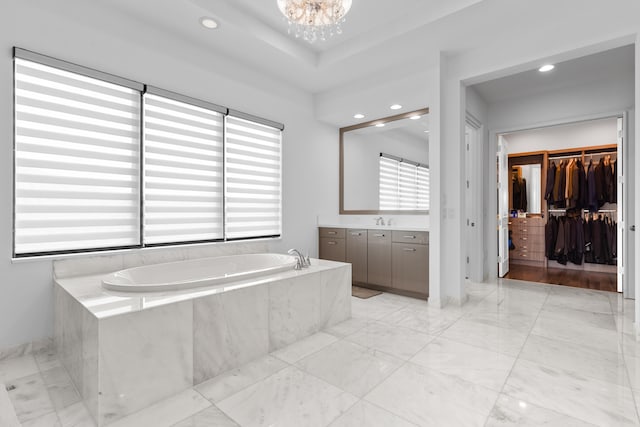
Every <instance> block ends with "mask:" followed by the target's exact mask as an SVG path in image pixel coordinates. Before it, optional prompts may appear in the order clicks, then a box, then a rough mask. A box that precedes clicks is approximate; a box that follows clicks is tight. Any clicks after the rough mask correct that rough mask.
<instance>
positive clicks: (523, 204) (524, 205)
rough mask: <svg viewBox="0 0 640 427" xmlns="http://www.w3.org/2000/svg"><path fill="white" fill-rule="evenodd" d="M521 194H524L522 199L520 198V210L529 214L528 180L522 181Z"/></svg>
mask: <svg viewBox="0 0 640 427" xmlns="http://www.w3.org/2000/svg"><path fill="white" fill-rule="evenodd" d="M520 193H521V194H522V197H521V198H520V208H521V209H522V211H523V212H529V211H528V206H527V204H528V201H527V180H526V179H524V178H522V179H521V180H520Z"/></svg>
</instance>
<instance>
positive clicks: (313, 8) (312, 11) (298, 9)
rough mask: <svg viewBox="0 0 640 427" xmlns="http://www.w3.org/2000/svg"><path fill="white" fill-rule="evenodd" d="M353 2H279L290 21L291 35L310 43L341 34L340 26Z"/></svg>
mask: <svg viewBox="0 0 640 427" xmlns="http://www.w3.org/2000/svg"><path fill="white" fill-rule="evenodd" d="M351 2H352V0H278V8H279V9H280V12H282V14H283V15H284V16H285V17H286V18H287V20H288V21H289V34H294V35H295V36H296V37H301V38H303V39H304V40H306V41H308V42H309V43H314V42H316V41H317V40H320V41H324V40H326V39H328V38H329V37H331V36H333V35H334V34H341V33H342V28H341V27H340V25H341V24H342V23H343V22H344V20H345V19H344V17H345V15H346V14H347V12H349V9H351Z"/></svg>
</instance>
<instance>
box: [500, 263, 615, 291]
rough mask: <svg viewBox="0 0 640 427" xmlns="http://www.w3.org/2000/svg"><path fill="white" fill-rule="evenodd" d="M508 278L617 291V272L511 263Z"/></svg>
mask: <svg viewBox="0 0 640 427" xmlns="http://www.w3.org/2000/svg"><path fill="white" fill-rule="evenodd" d="M505 277H506V278H508V279H516V280H527V281H529V282H538V283H550V284H553V285H563V286H573V287H574V288H585V289H595V290H598V291H608V292H616V291H617V286H618V285H617V280H618V278H617V276H616V274H615V273H595V272H591V271H578V270H565V269H560V268H540V267H530V266H528V265H517V264H511V265H510V266H509V273H508V274H507V275H506V276H505Z"/></svg>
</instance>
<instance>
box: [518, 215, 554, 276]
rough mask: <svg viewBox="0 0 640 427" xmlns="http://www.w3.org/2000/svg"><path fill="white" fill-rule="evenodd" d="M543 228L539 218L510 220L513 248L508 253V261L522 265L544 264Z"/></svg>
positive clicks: (542, 221) (542, 222) (543, 224)
mask: <svg viewBox="0 0 640 427" xmlns="http://www.w3.org/2000/svg"><path fill="white" fill-rule="evenodd" d="M544 226H545V221H544V219H543V218H539V217H527V218H510V219H509V230H510V231H511V239H512V242H513V244H514V246H515V249H514V250H511V251H509V259H510V261H512V262H515V263H518V262H519V263H522V264H534V263H535V264H539V265H540V266H543V264H544Z"/></svg>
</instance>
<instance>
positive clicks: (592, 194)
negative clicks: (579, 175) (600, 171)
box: [587, 160, 598, 212]
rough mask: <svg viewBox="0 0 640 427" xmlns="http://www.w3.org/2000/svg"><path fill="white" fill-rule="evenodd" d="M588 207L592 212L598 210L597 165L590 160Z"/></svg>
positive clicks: (588, 170)
mask: <svg viewBox="0 0 640 427" xmlns="http://www.w3.org/2000/svg"><path fill="white" fill-rule="evenodd" d="M587 191H588V209H589V211H590V212H597V211H598V194H597V189H596V165H594V164H593V161H592V160H589V168H588V169H587Z"/></svg>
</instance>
